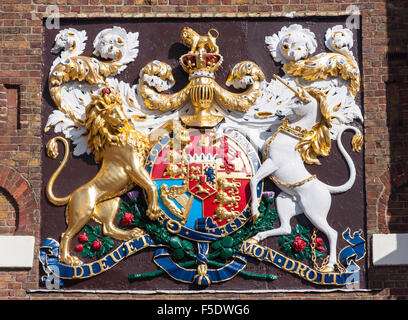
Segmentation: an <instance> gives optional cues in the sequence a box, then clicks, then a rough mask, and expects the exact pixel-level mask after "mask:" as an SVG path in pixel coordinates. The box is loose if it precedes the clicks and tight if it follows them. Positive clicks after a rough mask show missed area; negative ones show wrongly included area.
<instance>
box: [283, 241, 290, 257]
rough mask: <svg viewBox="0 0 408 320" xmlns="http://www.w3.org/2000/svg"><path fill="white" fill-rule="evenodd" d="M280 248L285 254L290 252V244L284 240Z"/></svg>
mask: <svg viewBox="0 0 408 320" xmlns="http://www.w3.org/2000/svg"><path fill="white" fill-rule="evenodd" d="M282 250H283V251H284V252H285V253H287V254H290V255H291V254H292V246H291V244H290V243H289V242H284V243H283V245H282Z"/></svg>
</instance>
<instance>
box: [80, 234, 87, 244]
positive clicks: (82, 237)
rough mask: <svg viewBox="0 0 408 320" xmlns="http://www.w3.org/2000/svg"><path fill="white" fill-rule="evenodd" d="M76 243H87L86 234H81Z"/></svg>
mask: <svg viewBox="0 0 408 320" xmlns="http://www.w3.org/2000/svg"><path fill="white" fill-rule="evenodd" d="M78 241H79V242H81V243H85V242H87V241H88V236H87V235H86V233H83V234H81V235H80V236H79V237H78Z"/></svg>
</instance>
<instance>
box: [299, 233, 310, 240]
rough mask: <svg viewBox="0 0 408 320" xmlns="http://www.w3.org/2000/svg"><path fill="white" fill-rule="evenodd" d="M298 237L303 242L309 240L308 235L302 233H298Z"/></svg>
mask: <svg viewBox="0 0 408 320" xmlns="http://www.w3.org/2000/svg"><path fill="white" fill-rule="evenodd" d="M299 237H300V238H301V239H302V240H303V241H305V242H309V240H310V239H309V237H308V236H306V235H304V234H300V235H299Z"/></svg>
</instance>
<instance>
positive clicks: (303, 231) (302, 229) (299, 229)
mask: <svg viewBox="0 0 408 320" xmlns="http://www.w3.org/2000/svg"><path fill="white" fill-rule="evenodd" d="M309 232H310V230H309V229H308V228H306V227H304V226H302V225H300V224H297V225H296V233H298V234H300V235H302V234H306V233H309Z"/></svg>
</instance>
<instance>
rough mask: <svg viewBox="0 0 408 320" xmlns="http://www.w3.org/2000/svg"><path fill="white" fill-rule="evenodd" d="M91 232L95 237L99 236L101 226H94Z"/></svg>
mask: <svg viewBox="0 0 408 320" xmlns="http://www.w3.org/2000/svg"><path fill="white" fill-rule="evenodd" d="M93 231H94V234H95V235H96V236H99V234H100V233H101V226H100V225H97V226H95V228H94V229H93Z"/></svg>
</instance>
